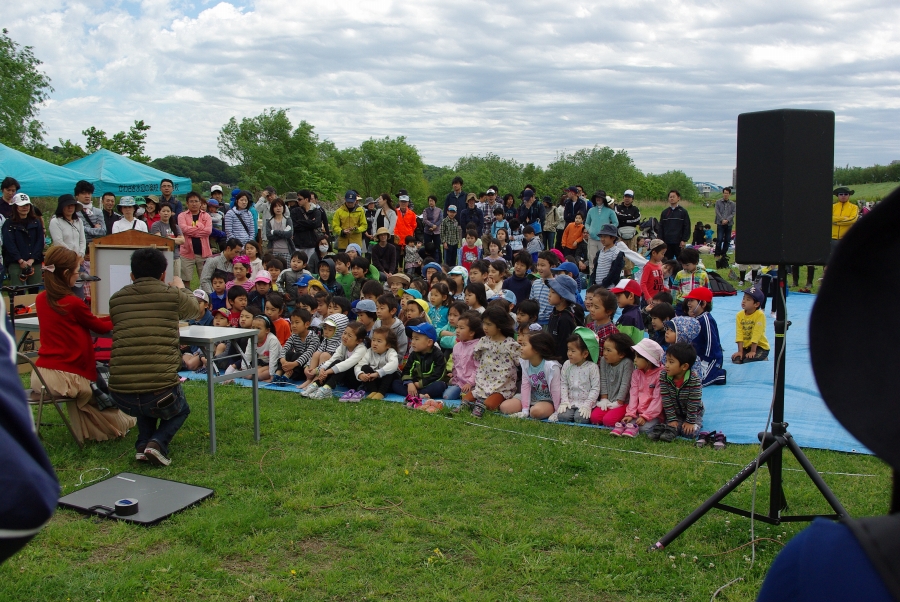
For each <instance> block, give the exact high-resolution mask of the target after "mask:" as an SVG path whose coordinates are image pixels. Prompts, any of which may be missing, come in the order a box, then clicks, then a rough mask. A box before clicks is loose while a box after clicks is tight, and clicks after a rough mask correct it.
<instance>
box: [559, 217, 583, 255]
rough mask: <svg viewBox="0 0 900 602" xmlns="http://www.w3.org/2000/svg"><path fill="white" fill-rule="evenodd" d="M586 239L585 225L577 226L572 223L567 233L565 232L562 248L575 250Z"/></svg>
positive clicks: (567, 228)
mask: <svg viewBox="0 0 900 602" xmlns="http://www.w3.org/2000/svg"><path fill="white" fill-rule="evenodd" d="M583 237H584V224H576V223H575V222H572V223H571V224H569V225H568V226H566V230H565V232H563V239H562V246H564V247H565V248H567V249H574V248H575V247H577V246H578V244H579V243H580V242H581V239H582V238H583Z"/></svg>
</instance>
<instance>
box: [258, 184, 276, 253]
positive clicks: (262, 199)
mask: <svg viewBox="0 0 900 602" xmlns="http://www.w3.org/2000/svg"><path fill="white" fill-rule="evenodd" d="M277 198H278V193H277V192H275V188H274V187H273V186H266V189H265V190H263V191H262V194H261V195H260V196H259V200H257V201H256V205H255V208H256V214H257V215H258V216H259V219H260V220H262V223H263V228H262V229H261V230H260V232H259V237H260V240H261V241H262V244H263V249H268V247H267V246H266V243H267V242H268V240H269V237H268V235H267V234H266V228H265V224H267V223H268V222H269V220H270V219H271V218H272V201H274V200H275V199H277Z"/></svg>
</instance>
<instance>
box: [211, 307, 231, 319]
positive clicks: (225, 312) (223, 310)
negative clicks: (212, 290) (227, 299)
mask: <svg viewBox="0 0 900 602" xmlns="http://www.w3.org/2000/svg"><path fill="white" fill-rule="evenodd" d="M213 313H216V314H221V315H223V316H225V317H226V318H227V317H229V315H230V314H231V312H230V311H228V308H227V307H220V308H219V309H217V310H216V311H214V312H213Z"/></svg>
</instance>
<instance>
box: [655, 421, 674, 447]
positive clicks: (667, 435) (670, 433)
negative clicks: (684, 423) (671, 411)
mask: <svg viewBox="0 0 900 602" xmlns="http://www.w3.org/2000/svg"><path fill="white" fill-rule="evenodd" d="M677 436H678V429H676V428H675V427H674V426H669V425H668V424H667V425H665V430H664V431H663V432H662V433H661V434H660V435H659V440H660V441H665V442H666V443H671V442H672V441H675V438H676V437H677Z"/></svg>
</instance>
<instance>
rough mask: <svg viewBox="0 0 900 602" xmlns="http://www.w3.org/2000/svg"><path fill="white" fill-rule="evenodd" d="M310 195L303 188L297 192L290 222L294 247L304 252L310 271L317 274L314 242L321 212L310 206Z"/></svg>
mask: <svg viewBox="0 0 900 602" xmlns="http://www.w3.org/2000/svg"><path fill="white" fill-rule="evenodd" d="M288 194H290V193H288ZM311 195H312V193H311V192H310V191H309V190H307V189H305V188H304V189H303V190H300V191H298V192H297V206H296V207H292V208H291V224H292V226H293V228H294V247H295V248H296V249H297V250H298V251H303V252H304V253H306V258H307V263H308V264H309V270H310V272H311V273H312V274H318V269H319V267H318V255H316V242H317V240H318V236H319V233H320V232H321V231H322V212H321V211H319V210H318V209H313V208H312V207H311V206H310V203H312V196H311Z"/></svg>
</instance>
